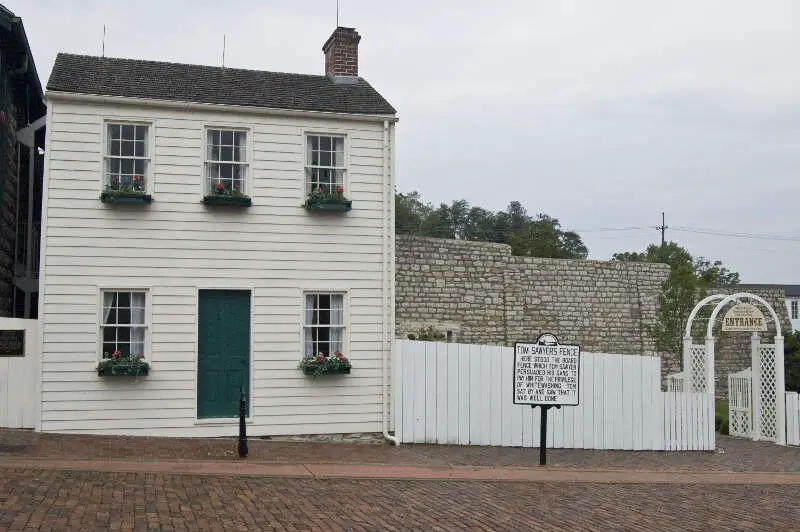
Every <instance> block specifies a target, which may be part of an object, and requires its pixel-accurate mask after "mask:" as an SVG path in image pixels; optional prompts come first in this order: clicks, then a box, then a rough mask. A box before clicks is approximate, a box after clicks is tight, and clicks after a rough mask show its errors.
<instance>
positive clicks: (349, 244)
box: [40, 101, 393, 436]
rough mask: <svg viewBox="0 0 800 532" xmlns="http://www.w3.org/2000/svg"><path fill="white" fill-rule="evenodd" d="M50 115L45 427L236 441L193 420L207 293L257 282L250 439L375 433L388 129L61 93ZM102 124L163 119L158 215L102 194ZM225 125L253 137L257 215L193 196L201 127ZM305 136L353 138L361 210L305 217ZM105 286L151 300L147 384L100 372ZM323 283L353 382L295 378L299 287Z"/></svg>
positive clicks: (351, 179)
mask: <svg viewBox="0 0 800 532" xmlns="http://www.w3.org/2000/svg"><path fill="white" fill-rule="evenodd" d="M49 106H50V113H51V119H50V121H49V122H48V138H47V143H48V146H47V157H48V171H47V175H46V187H47V206H46V221H45V223H46V232H45V237H44V238H45V242H44V246H43V248H44V255H45V257H44V258H45V260H44V270H43V272H42V276H43V292H42V308H41V311H40V317H41V325H42V339H43V341H42V357H43V368H44V371H43V375H42V430H44V431H59V432H95V433H103V434H141V435H158V434H161V435H184V436H217V435H231V434H235V432H236V426H235V425H232V424H221V425H215V424H205V423H197V422H196V419H195V406H196V382H195V378H196V367H197V360H196V359H197V334H196V323H197V316H196V312H197V289H198V288H246V287H252V289H253V292H254V293H253V307H252V315H253V328H252V338H253V345H252V347H253V360H252V363H251V369H252V389H251V413H252V418H251V419H250V425H249V428H248V432H249V433H250V434H252V435H278V434H305V433H333V432H379V431H380V430H381V420H382V417H381V412H382V403H381V382H382V380H381V360H382V355H383V352H382V349H383V345H384V344H383V343H382V338H383V336H382V335H383V334H384V332H385V331H384V326H385V327H390V328H391V324H390V323H387V324H383V323H381V316H382V315H383V309H384V306H385V303H386V301H385V299H384V298H385V297H390V294H387V293H384V287H383V283H382V279H383V275H384V272H383V271H382V268H384V257H383V255H382V253H383V232H382V227H383V219H382V217H383V208H384V204H383V202H384V198H385V197H386V190H387V182H386V181H384V176H383V163H384V161H383V124H382V123H379V122H369V121H364V122H358V121H352V120H335V119H330V118H319V119H304V118H288V117H274V116H257V115H254V114H237V113H231V112H224V113H223V112H215V111H212V110H209V111H208V112H198V111H191V112H185V113H183V112H180V111H177V110H174V109H167V108H145V107H124V108H120V107H112V106H107V105H96V104H86V103H68V102H64V101H51V102H50V103H49ZM107 119H114V120H125V119H129V120H144V121H148V122H151V123H152V124H153V126H152V128H151V129H150V135H152V136H153V138H152V142H153V153H152V159H151V167H150V168H151V173H150V175H149V179H150V184H149V185H148V188H149V190H150V191H151V193H152V194H153V203H152V204H151V205H149V206H133V207H130V206H125V207H120V206H116V207H112V206H108V205H104V204H103V203H101V202H100V200H99V195H100V192H101V188H102V173H101V170H102V160H103V146H102V139H103V137H104V135H103V123H104V121H105V120H107ZM221 122H224V123H225V124H226V125H229V126H234V127H244V128H249V129H250V130H251V131H252V135H251V136H252V140H251V142H252V156H253V160H252V165H251V168H250V171H249V175H248V179H249V180H250V183H249V184H248V186H247V189H248V190H249V192H250V195H251V197H252V199H253V206H252V207H250V208H247V209H238V208H225V207H206V206H204V205H202V204H201V203H200V202H201V199H202V191H203V188H202V176H203V175H204V172H203V150H204V144H203V139H204V135H203V131H204V127H205V126H206V125H207V124H214V123H221ZM307 130H315V131H329V132H333V133H342V134H345V135H347V137H348V147H349V151H348V154H347V158H348V162H349V164H348V171H347V174H346V179H347V181H348V183H347V191H348V196H349V198H350V199H352V200H353V210H352V211H351V212H349V213H346V214H344V215H324V214H323V215H314V214H310V213H308V212H306V211H305V209H303V208H302V207H301V204H302V203H303V201H304V199H305V194H304V186H305V176H304V166H303V163H304V160H303V158H304V154H305V146H304V142H305V140H304V132H305V131H307ZM392 135H393V132H392ZM387 179H388V177H387ZM151 185H152V188H151ZM390 262H393V260H392V261H390ZM103 286H126V287H130V288H144V289H147V290H149V293H150V298H151V307H150V308H151V310H152V313H151V316H150V317H149V322H150V324H151V325H150V327H149V328H148V335H149V336H150V340H151V342H150V345H151V352H150V353H149V357H148V358H149V360H150V362H151V372H150V375H148V376H147V377H142V378H138V379H136V380H135V381H134V380H132V379H126V378H123V379H119V378H101V377H98V376H97V373H96V371H95V367H96V364H97V358H98V335H99V327H98V324H97V320H98V309H97V305H98V291H99V289H100V287H103ZM325 289H331V290H345V291H347V292H348V294H349V297H348V299H349V302H350V305H349V307H348V309H347V312H348V318H347V320H348V321H347V325H348V327H347V338H348V339H349V343H348V344H349V350H348V352H347V355H348V356H349V357H350V358H351V361H352V363H353V372H352V374H351V375H349V376H340V377H332V378H331V377H327V378H319V379H317V380H312V379H310V378H309V377H306V376H304V375H303V374H302V372H301V371H300V370H299V369H297V362H298V361H299V358H300V356H301V354H302V353H301V342H300V340H301V327H300V325H301V320H302V301H303V300H302V294H303V290H325ZM389 332H390V333H391V329H389ZM390 337H391V336H390Z"/></svg>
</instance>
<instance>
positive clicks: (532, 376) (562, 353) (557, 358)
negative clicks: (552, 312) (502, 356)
mask: <svg viewBox="0 0 800 532" xmlns="http://www.w3.org/2000/svg"><path fill="white" fill-rule="evenodd" d="M580 355H581V348H580V346H578V345H562V344H559V343H558V338H556V336H555V335H553V334H550V333H545V334H543V335H541V336H539V338H538V339H537V340H536V342H535V343H521V342H517V343H516V344H514V404H515V405H531V408H536V407H537V406H538V407H540V408H541V409H542V410H541V412H542V415H541V426H540V428H539V465H545V464H546V463H547V450H546V449H547V411H548V410H550V409H551V408H553V407H555V408H561V407H562V406H577V405H578V403H579V402H580V390H579V384H580V365H581V357H580Z"/></svg>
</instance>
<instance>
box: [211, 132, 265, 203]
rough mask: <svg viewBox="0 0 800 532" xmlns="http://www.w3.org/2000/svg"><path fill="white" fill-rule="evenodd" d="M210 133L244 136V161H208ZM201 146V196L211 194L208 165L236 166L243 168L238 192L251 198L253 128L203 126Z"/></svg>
mask: <svg viewBox="0 0 800 532" xmlns="http://www.w3.org/2000/svg"><path fill="white" fill-rule="evenodd" d="M211 131H233V132H240V133H244V134H245V142H244V149H245V157H244V159H245V160H244V161H223V160H221V159H220V160H210V159H209V158H208V146H209V145H208V134H209V132H211ZM201 146H202V150H203V166H202V170H201V176H202V180H201V192H202V195H203V196H208V195H210V194H212V192H213V191H212V189H211V186H210V180H211V179H213V178H210V177H208V165H209V164H238V165H240V166H241V167H242V168H243V171H244V179H243V180H242V181H243V184H242V188H241V190H240V192H241V193H242V194H244V195H245V196H252V193H251V191H252V187H253V185H252V181H253V128H252V127H249V126H243V125H231V124H213V123H208V124H204V125H203V128H202V139H201Z"/></svg>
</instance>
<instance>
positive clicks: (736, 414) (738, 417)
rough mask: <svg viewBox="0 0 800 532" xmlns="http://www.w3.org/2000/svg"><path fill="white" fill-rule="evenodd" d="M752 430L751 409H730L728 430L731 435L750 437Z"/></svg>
mask: <svg viewBox="0 0 800 532" xmlns="http://www.w3.org/2000/svg"><path fill="white" fill-rule="evenodd" d="M752 430H753V427H752V419H751V416H750V410H740V411H736V410H731V411H730V417H729V425H728V431H729V433H730V435H731V436H742V437H748V436H750V433H751V431H752Z"/></svg>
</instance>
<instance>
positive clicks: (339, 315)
mask: <svg viewBox="0 0 800 532" xmlns="http://www.w3.org/2000/svg"><path fill="white" fill-rule="evenodd" d="M303 332H304V342H303V343H304V346H303V352H304V354H305V356H307V357H308V356H316V355H319V354H320V353H322V354H323V355H325V356H329V355H333V354H335V353H336V352H342V342H343V339H344V295H343V294H329V293H313V294H312V293H309V294H306V295H305V312H304V320H303Z"/></svg>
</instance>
